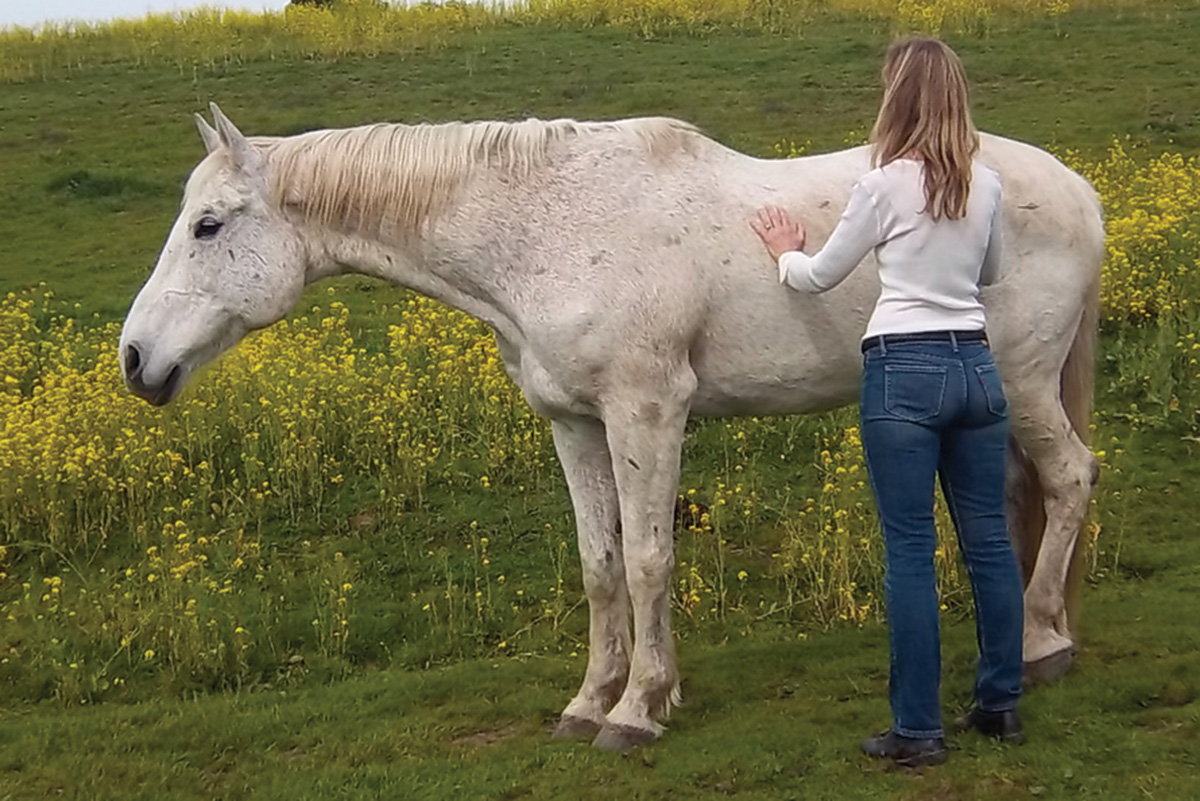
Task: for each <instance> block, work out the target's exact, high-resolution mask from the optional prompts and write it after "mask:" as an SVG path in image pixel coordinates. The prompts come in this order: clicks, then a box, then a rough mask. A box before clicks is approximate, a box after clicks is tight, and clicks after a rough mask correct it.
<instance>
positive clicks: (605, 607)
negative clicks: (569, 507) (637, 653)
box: [552, 418, 630, 738]
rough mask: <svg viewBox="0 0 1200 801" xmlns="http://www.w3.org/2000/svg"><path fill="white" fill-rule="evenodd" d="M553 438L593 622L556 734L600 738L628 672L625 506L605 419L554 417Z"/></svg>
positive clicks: (623, 687)
mask: <svg viewBox="0 0 1200 801" xmlns="http://www.w3.org/2000/svg"><path fill="white" fill-rule="evenodd" d="M552 427H553V431H554V445H555V448H556V449H557V450H558V458H559V461H561V462H562V466H563V471H564V472H565V474H566V477H567V487H568V489H570V491H571V503H572V504H573V506H574V508H575V524H576V526H577V528H578V531H579V556H580V560H581V562H582V563H583V586H584V590H585V591H586V593H587V599H588V610H589V613H590V627H589V635H588V666H587V674H586V675H585V676H584V679H583V686H582V687H580V688H579V692H578V693H577V694H576V695H575V697H574V698H573V699H571V703H569V704H567V708H566V709H565V710H563V713H562V717H561V718H560V719H559V722H558V726H556V727H555V729H554V736H555V737H587V738H591V737H594V736H595V735H596V734H597V733H599V731H600V729H601V727H602V726H603V725H604V715H605V713H606V712H608V710H609V709H611V708H612V706H613V705H614V704H615V703H616V702H617V699H618V698H619V697H620V696H621V692H622V691H623V690H624V689H625V682H626V679H627V678H628V676H629V651H630V640H629V592H628V589H627V588H626V586H625V562H624V557H623V554H622V549H621V521H620V509H619V506H618V503H617V485H616V480H615V479H614V478H613V469H612V457H611V456H610V454H609V451H608V442H607V441H606V439H605V433H604V425H603V424H602V423H600V422H598V421H596V420H590V419H587V418H570V419H560V420H555V421H554V423H553V426H552Z"/></svg>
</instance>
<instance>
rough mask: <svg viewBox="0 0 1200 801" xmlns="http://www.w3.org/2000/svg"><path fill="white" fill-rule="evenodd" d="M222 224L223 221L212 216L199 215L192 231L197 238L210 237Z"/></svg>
mask: <svg viewBox="0 0 1200 801" xmlns="http://www.w3.org/2000/svg"><path fill="white" fill-rule="evenodd" d="M224 225H225V223H223V222H221V221H220V220H216V219H214V218H212V217H201V218H200V221H199V222H198V223H196V228H195V230H194V231H193V232H192V233H194V234H195V235H196V238H197V239H212V238H213V237H214V236H216V235H217V233H218V232H219V231H220V230H221V228H222V227H223V226H224Z"/></svg>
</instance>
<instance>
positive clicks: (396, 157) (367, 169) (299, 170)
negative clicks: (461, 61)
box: [253, 117, 697, 237]
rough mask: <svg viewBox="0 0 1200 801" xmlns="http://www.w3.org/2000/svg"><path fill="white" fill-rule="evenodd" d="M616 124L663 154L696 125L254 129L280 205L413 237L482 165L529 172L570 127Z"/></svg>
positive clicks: (650, 120)
mask: <svg viewBox="0 0 1200 801" xmlns="http://www.w3.org/2000/svg"><path fill="white" fill-rule="evenodd" d="M602 132H609V133H616V134H617V136H618V137H621V138H625V139H627V140H629V141H632V142H637V143H639V144H640V146H642V147H644V148H645V149H646V151H647V152H648V153H649V154H650V155H651V156H652V157H655V158H662V157H666V156H669V155H670V154H672V153H675V152H677V151H679V150H681V149H682V148H683V147H684V145H685V143H686V142H687V141H688V139H689V138H690V137H692V136H694V135H696V134H697V131H696V129H695V128H694V127H693V126H691V125H689V124H687V123H685V122H681V121H679V120H674V119H668V118H665V117H647V118H641V119H630V120H620V121H615V122H576V121H575V120H568V119H563V120H553V121H542V120H537V119H530V120H526V121H524V122H472V123H461V122H454V123H444V124H438V125H427V124H422V125H398V124H378V125H366V126H362V127H358V128H343V129H333V130H323V131H311V132H309V133H304V134H299V135H297V136H291V137H285V138H265V137H264V138H255V139H254V140H253V141H254V143H255V144H256V145H258V146H260V147H262V148H264V150H265V152H266V153H267V156H268V159H269V161H270V164H271V184H272V193H273V196H274V199H275V202H276V203H278V204H279V205H280V206H283V205H298V206H299V207H300V209H301V210H302V213H303V214H304V217H305V218H306V219H307V220H309V221H311V222H313V223H316V224H318V225H321V226H325V227H331V228H335V229H337V230H342V231H347V232H371V233H373V234H376V235H384V236H388V235H390V236H400V237H405V236H409V235H412V234H414V233H415V232H416V231H417V230H418V229H419V228H420V226H421V225H422V223H423V222H425V221H426V220H427V219H430V218H431V217H434V216H436V215H437V214H438V213H439V212H441V211H442V210H443V209H444V208H445V207H446V205H447V204H448V202H449V201H450V199H451V198H452V196H453V193H454V191H455V190H456V189H457V188H458V186H459V185H460V184H461V182H462V181H463V179H464V178H465V177H466V176H467V175H468V174H469V173H470V172H471V171H472V170H473V169H475V168H478V167H481V166H482V167H492V168H498V169H502V170H505V171H507V172H509V173H510V174H513V175H517V176H520V175H527V174H528V173H529V172H530V171H531V170H533V169H535V168H537V167H538V166H540V165H541V164H543V163H544V161H545V158H546V155H547V153H548V150H549V148H550V146H551V145H552V144H554V143H556V142H559V141H562V140H564V139H567V138H569V137H580V136H588V135H595V134H598V133H602Z"/></svg>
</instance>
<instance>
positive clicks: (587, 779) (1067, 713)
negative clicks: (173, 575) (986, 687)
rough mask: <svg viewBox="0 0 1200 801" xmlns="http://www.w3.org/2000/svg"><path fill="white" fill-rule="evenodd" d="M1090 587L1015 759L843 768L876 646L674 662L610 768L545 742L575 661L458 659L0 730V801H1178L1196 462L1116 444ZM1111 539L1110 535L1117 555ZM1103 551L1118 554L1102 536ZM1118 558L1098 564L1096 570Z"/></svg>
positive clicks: (960, 631)
mask: <svg viewBox="0 0 1200 801" xmlns="http://www.w3.org/2000/svg"><path fill="white" fill-rule="evenodd" d="M1129 444H1130V457H1129V461H1128V464H1127V466H1126V467H1127V469H1126V471H1125V472H1124V473H1123V474H1121V475H1119V476H1115V477H1111V478H1110V480H1109V482H1108V485H1107V486H1106V492H1108V493H1112V492H1114V491H1118V490H1119V491H1121V492H1122V493H1124V494H1125V497H1126V498H1127V499H1128V502H1127V503H1125V504H1124V505H1123V507H1122V511H1121V514H1122V516H1123V519H1122V522H1121V526H1120V528H1119V529H1118V528H1117V525H1116V523H1115V522H1114V521H1113V520H1112V519H1111V514H1110V515H1106V516H1105V518H1104V522H1105V524H1106V530H1107V527H1109V526H1111V527H1112V528H1113V529H1114V531H1113V532H1112V533H1111V534H1110V535H1109V536H1112V537H1114V539H1102V548H1103V550H1104V553H1103V554H1102V556H1101V559H1102V562H1103V563H1104V564H1107V565H1109V566H1110V572H1111V574H1112V575H1110V576H1109V577H1108V578H1105V579H1103V580H1101V581H1100V582H1098V583H1097V584H1096V585H1094V586H1088V587H1087V588H1086V589H1085V593H1084V605H1085V608H1086V610H1087V611H1086V614H1085V617H1084V620H1083V625H1082V628H1081V635H1082V637H1081V639H1082V643H1083V651H1082V653H1081V654H1080V657H1079V661H1078V664H1077V666H1076V669H1075V671H1074V672H1073V673H1072V674H1070V675H1069V676H1068V677H1067V678H1066V679H1065V680H1063V681H1061V682H1058V683H1055V684H1053V685H1048V686H1042V687H1038V688H1035V689H1033V690H1032V691H1030V692H1029V693H1028V694H1027V696H1026V698H1025V701H1024V706H1023V712H1024V715H1025V722H1026V727H1027V730H1028V733H1029V736H1030V742H1029V743H1028V744H1027V745H1025V746H1022V747H1015V748H1014V747H1001V746H997V745H994V744H991V743H990V742H989V741H986V740H983V739H980V738H979V737H976V736H962V737H958V738H955V740H954V742H953V746H954V747H953V750H952V753H951V760H950V762H949V763H948V764H947V765H945V766H943V767H940V768H936V769H929V770H924V771H904V770H899V771H897V770H892V769H888V768H886V767H884V766H881V765H879V764H877V763H873V762H871V761H870V760H868V759H867V758H866V757H863V756H861V755H859V754H858V753H857V750H856V749H857V743H858V740H859V739H860V738H861V737H862V736H864V735H865V734H867V733H869V732H871V731H872V730H873V729H874V728H876V727H879V726H882V725H885V724H886V721H887V715H888V711H887V702H886V687H885V685H886V664H887V643H886V634H885V632H884V630H883V629H882V628H880V627H878V626H874V625H871V626H868V627H866V628H864V629H862V630H856V629H843V630H838V631H833V632H830V633H825V634H820V635H814V636H810V637H808V638H807V639H804V640H796V639H795V638H794V637H791V636H787V635H786V633H784V632H778V633H777V634H776V635H774V636H771V635H766V636H762V635H760V636H757V637H754V638H752V639H749V640H745V639H741V638H738V637H736V636H734V637H732V638H731V639H730V641H728V642H724V643H719V644H704V643H699V642H685V643H683V644H682V645H681V649H680V663H681V668H682V670H683V673H684V676H685V680H684V690H685V701H686V703H685V705H684V706H683V707H682V708H681V709H679V710H677V711H676V713H675V716H674V718H673V721H672V724H671V727H670V730H669V732H668V734H667V737H666V738H665V739H664V740H662V741H661V742H660V743H658V744H655V745H653V746H650V747H648V748H646V749H643V750H641V751H638V752H636V753H634V754H632V755H630V756H627V757H623V758H622V757H615V756H612V755H609V754H603V753H599V752H595V751H593V750H592V749H591V748H589V747H587V746H586V745H585V744H582V743H561V742H557V741H553V740H551V739H550V737H549V729H550V727H551V725H552V723H553V721H554V717H555V715H556V713H557V712H558V711H559V709H560V708H561V706H562V705H563V704H564V703H565V702H566V700H567V699H568V698H569V697H570V695H571V694H572V693H573V692H574V688H575V682H576V681H577V680H578V678H579V676H580V674H581V672H582V667H583V660H582V657H575V658H572V657H570V656H566V655H558V656H555V655H551V656H538V655H529V656H524V657H517V658H504V659H484V660H472V661H467V662H463V663H458V664H453V665H449V666H443V667H437V668H433V669H430V670H424V671H411V672H410V671H401V670H387V671H382V672H373V673H366V674H364V675H360V676H358V677H356V678H353V679H350V680H345V681H340V682H334V683H330V684H321V685H314V684H310V685H309V686H305V687H301V688H297V689H288V690H286V691H271V692H255V693H245V694H229V695H221V696H215V697H214V696H207V697H201V698H198V699H196V700H192V701H163V700H159V701H152V702H147V703H142V704H137V705H128V706H122V705H113V704H109V705H104V706H102V707H99V708H86V707H84V708H77V709H71V710H61V709H57V708H54V707H52V706H42V707H38V708H28V707H26V708H20V709H18V710H13V711H10V712H8V713H6V714H5V715H4V717H2V718H0V799H6V798H14V799H17V798H20V799H25V798H39V797H48V796H49V797H58V798H65V799H85V798H86V799H161V798H172V799H174V798H178V799H242V798H255V799H274V798H279V799H284V798H287V799H294V798H304V799H308V798H313V799H333V798H412V799H442V798H456V799H458V798H461V799H475V798H503V799H509V798H558V797H569V798H596V799H600V798H646V799H655V798H664V797H671V798H719V797H727V796H735V797H738V798H747V799H755V798H761V799H784V798H796V799H826V798H828V799H860V798H861V799H870V798H880V799H882V798H889V799H935V798H936V799H980V800H981V801H983V800H985V799H1031V798H1109V799H1130V798H1142V797H1144V798H1157V799H1189V798H1194V797H1195V796H1196V793H1197V792H1200V775H1198V773H1197V769H1198V768H1200V764H1198V763H1200V700H1198V698H1200V630H1198V629H1197V628H1196V626H1195V623H1194V621H1195V615H1196V613H1197V612H1198V611H1200V602H1198V601H1197V599H1196V594H1195V587H1196V584H1197V580H1200V541H1197V540H1196V539H1195V538H1194V537H1192V536H1188V535H1187V529H1188V528H1189V527H1190V525H1191V521H1193V520H1195V519H1196V515H1197V514H1198V513H1200V509H1198V508H1197V501H1196V499H1195V496H1194V494H1193V493H1191V492H1190V491H1189V488H1190V487H1191V486H1193V485H1194V483H1195V481H1196V479H1197V475H1196V474H1197V470H1196V468H1195V467H1190V466H1189V465H1192V464H1194V457H1195V455H1196V454H1195V453H1194V450H1195V446H1193V445H1191V444H1190V443H1187V442H1183V441H1180V440H1179V439H1178V438H1175V437H1163V436H1161V435H1142V434H1139V435H1137V436H1136V438H1135V440H1134V441H1132V442H1130V443H1129ZM1117 531H1119V532H1120V533H1119V534H1118V533H1117ZM1117 536H1120V541H1119V543H1118V541H1117V540H1116V539H1115V537H1117ZM1118 544H1119V545H1120V550H1121V555H1120V558H1119V560H1118V559H1116V558H1115V553H1114V549H1115V548H1116V547H1117V545H1118ZM944 639H945V645H944V650H945V654H946V656H945V669H944V691H945V699H946V703H945V708H946V709H947V711H948V713H953V712H954V711H955V710H956V709H957V708H958V707H959V706H960V705H961V704H962V702H963V701H964V699H965V697H966V694H967V692H968V690H969V686H970V681H971V674H972V670H973V655H974V643H973V627H972V625H971V623H970V622H969V621H968V620H961V619H959V620H951V621H947V625H946V629H945V636H944Z"/></svg>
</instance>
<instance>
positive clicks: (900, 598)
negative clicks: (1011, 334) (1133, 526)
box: [861, 334, 1024, 738]
mask: <svg viewBox="0 0 1200 801" xmlns="http://www.w3.org/2000/svg"><path fill="white" fill-rule="evenodd" d="M863 368H864V370H863V385H862V399H861V415H862V441H863V448H864V450H865V451H866V460H867V470H868V474H869V476H870V479H871V489H872V491H873V492H874V494H875V501H876V504H877V505H878V508H879V520H880V525H881V528H882V529H883V537H884V544H885V550H886V559H887V573H886V577H885V580H884V586H885V596H886V601H887V614H888V628H889V633H890V641H891V673H890V681H889V697H890V700H891V705H892V721H893V722H892V730H893V731H895V732H896V733H897V734H901V735H904V736H907V737H918V738H931V737H940V736H942V735H943V728H942V715H941V704H940V697H939V687H940V684H941V641H940V634H939V630H938V597H937V583H936V577H935V573H934V562H933V560H934V551H935V549H936V547H937V534H936V531H935V529H934V516H933V497H934V483H933V482H934V476H935V475H936V476H939V477H940V478H941V483H942V491H943V494H944V495H945V498H946V503H947V506H948V508H949V511H950V518H951V520H952V521H953V522H954V527H955V529H956V531H957V532H958V542H959V549H960V550H961V552H962V555H963V560H964V562H965V563H966V566H967V573H968V575H969V576H970V580H971V589H972V591H973V593H974V597H975V633H976V637H977V639H978V643H979V665H978V670H977V675H976V682H975V701H976V703H977V704H978V705H979V707H980V708H982V709H984V710H987V711H1004V710H1009V709H1014V708H1015V707H1016V705H1017V700H1018V699H1019V698H1020V694H1021V639H1022V634H1023V628H1024V621H1023V617H1024V601H1023V592H1024V590H1023V586H1022V582H1021V574H1020V571H1019V568H1018V566H1017V561H1016V558H1015V556H1014V555H1013V550H1012V546H1011V544H1010V543H1009V539H1008V528H1007V525H1006V521H1005V500H1004V487H1005V484H1004V481H1005V460H1006V456H1007V448H1008V401H1007V400H1006V399H1005V397H1004V389H1003V387H1002V386H1001V383H1000V375H999V373H998V372H997V371H996V363H995V361H994V360H993V359H992V354H991V351H990V350H988V346H987V344H986V343H985V342H981V341H974V342H965V341H963V342H960V341H957V339H952V338H950V337H949V336H948V335H945V334H943V338H942V339H941V340H940V341H939V340H935V339H932V338H931V339H928V340H925V339H918V340H915V341H913V340H906V341H902V342H888V341H887V340H886V339H885V340H884V343H883V344H875V345H874V346H872V347H869V348H868V349H867V350H866V353H865V356H864V357H863Z"/></svg>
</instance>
